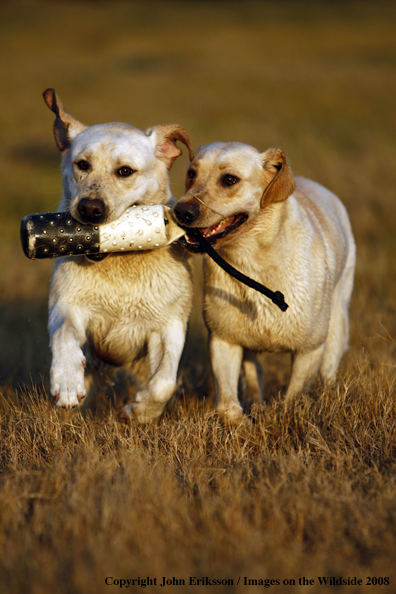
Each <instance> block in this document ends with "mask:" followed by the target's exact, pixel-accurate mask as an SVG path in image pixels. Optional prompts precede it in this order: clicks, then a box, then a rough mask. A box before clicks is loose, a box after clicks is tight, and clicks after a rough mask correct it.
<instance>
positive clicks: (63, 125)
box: [43, 89, 87, 151]
mask: <svg viewBox="0 0 396 594" xmlns="http://www.w3.org/2000/svg"><path fill="white" fill-rule="evenodd" d="M43 97H44V101H45V102H46V104H47V105H48V107H49V108H50V109H51V110H52V111H53V112H54V114H55V115H56V119H55V123H54V136H55V142H56V146H57V147H58V149H59V150H60V151H64V150H66V149H68V148H69V147H70V145H71V141H72V140H73V138H75V137H76V136H77V134H79V133H80V132H82V131H83V130H85V128H86V127H87V126H85V124H82V123H81V122H79V121H78V120H76V119H75V118H73V116H71V115H70V114H68V113H67V112H66V111H65V109H64V107H63V103H62V101H61V100H60V99H59V97H58V95H57V94H56V93H55V91H54V89H46V90H45V91H44V93H43Z"/></svg>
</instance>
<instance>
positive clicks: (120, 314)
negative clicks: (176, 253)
mask: <svg viewBox="0 0 396 594" xmlns="http://www.w3.org/2000/svg"><path fill="white" fill-rule="evenodd" d="M142 256H143V254H142ZM53 292H54V293H55V294H57V295H56V297H57V298H58V299H61V300H62V301H63V300H65V301H67V302H68V303H69V304H70V306H72V307H79V308H81V309H83V310H84V311H86V312H87V317H88V318H89V322H88V330H89V332H90V333H92V334H93V335H97V336H98V338H99V339H100V340H103V339H104V335H108V334H111V335H118V336H125V337H127V336H128V338H129V340H132V337H131V336H130V335H131V334H135V335H136V336H137V335H138V334H142V333H143V334H144V335H145V336H146V335H147V334H148V333H150V331H152V330H153V329H157V328H158V327H161V326H163V325H164V324H166V323H167V321H168V320H169V317H170V316H172V315H173V314H174V313H175V312H174V309H175V308H178V307H179V302H180V308H181V311H183V308H184V307H185V305H186V304H185V303H184V300H185V299H187V300H188V298H189V296H190V292H191V287H190V279H189V275H188V273H187V271H186V270H185V269H184V268H183V267H181V266H180V265H177V263H176V262H174V261H173V260H172V258H171V256H170V255H169V254H168V256H167V257H164V256H162V257H161V255H160V254H158V256H157V257H155V255H154V254H152V255H151V254H150V255H149V256H148V257H129V258H128V257H126V258H124V257H123V258H119V257H114V258H111V257H109V258H108V259H106V260H104V261H103V262H99V263H95V264H92V265H89V264H88V265H85V264H84V263H83V264H82V265H76V264H75V263H70V262H67V263H65V264H64V265H63V266H62V265H60V266H59V267H58V269H57V270H56V272H55V275H54V282H53ZM183 294H185V297H184V298H183ZM178 317H180V318H182V317H183V315H180V314H179V316H178Z"/></svg>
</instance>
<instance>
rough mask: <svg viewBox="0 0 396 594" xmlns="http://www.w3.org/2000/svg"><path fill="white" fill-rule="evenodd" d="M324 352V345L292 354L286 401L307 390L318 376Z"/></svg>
mask: <svg viewBox="0 0 396 594" xmlns="http://www.w3.org/2000/svg"><path fill="white" fill-rule="evenodd" d="M324 350H325V343H323V344H321V345H320V346H319V347H317V348H316V349H313V350H311V351H304V352H301V351H300V352H297V353H294V355H293V364H292V372H291V377H290V383H289V386H288V388H287V392H286V400H291V399H292V398H293V396H295V395H296V394H298V393H299V392H302V391H303V390H305V389H306V390H309V388H310V387H311V384H312V382H313V381H314V379H315V377H316V375H317V374H318V371H319V368H320V364H321V361H322V357H323V353H324Z"/></svg>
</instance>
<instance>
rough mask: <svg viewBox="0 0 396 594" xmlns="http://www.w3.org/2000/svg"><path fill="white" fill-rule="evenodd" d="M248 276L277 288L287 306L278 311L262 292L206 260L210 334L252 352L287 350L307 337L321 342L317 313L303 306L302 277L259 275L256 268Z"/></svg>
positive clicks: (206, 297)
mask: <svg viewBox="0 0 396 594" xmlns="http://www.w3.org/2000/svg"><path fill="white" fill-rule="evenodd" d="M251 276H252V277H255V278H256V279H257V280H261V282H263V283H264V284H265V285H266V286H268V287H270V288H271V289H272V290H274V291H275V290H280V291H281V292H282V293H283V294H284V296H285V300H286V302H287V303H288V304H289V308H288V309H287V310H286V312H283V311H281V310H280V309H279V308H278V307H277V306H276V305H275V304H274V303H272V302H271V300H270V299H268V298H267V297H265V296H264V295H262V294H261V293H259V292H257V291H255V290H253V289H250V288H248V287H246V286H245V285H243V284H242V283H240V282H239V281H236V280H235V279H232V278H231V277H229V276H228V275H227V274H226V273H225V272H224V271H222V270H220V269H219V268H218V267H217V268H215V267H214V266H212V264H211V263H208V262H205V305H204V316H205V321H206V324H207V326H208V328H209V330H210V331H211V332H212V333H214V334H216V335H217V336H219V337H221V338H222V339H223V340H226V341H227V342H230V343H232V344H240V345H241V346H243V347H244V348H247V349H251V350H254V351H289V350H295V349H297V348H299V347H303V346H304V344H305V343H306V342H307V341H308V340H312V339H313V340H314V341H315V342H316V341H319V342H320V340H321V339H322V334H323V332H324V331H325V327H324V326H323V327H322V324H318V323H315V320H317V315H313V311H312V308H309V307H307V306H306V305H307V301H308V299H309V295H308V292H307V288H306V284H305V282H304V280H301V281H300V279H299V278H298V276H296V275H294V278H293V282H289V281H288V280H287V279H286V278H285V276H283V278H280V277H278V278H276V276H271V275H268V277H267V278H260V275H259V274H258V273H257V271H254V272H253V273H252V275H251ZM313 334H315V335H316V334H317V337H316V336H313Z"/></svg>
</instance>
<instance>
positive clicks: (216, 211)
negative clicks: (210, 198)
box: [193, 194, 227, 219]
mask: <svg viewBox="0 0 396 594" xmlns="http://www.w3.org/2000/svg"><path fill="white" fill-rule="evenodd" d="M193 196H194V198H196V199H197V200H198V202H200V203H201V204H203V205H204V206H206V208H208V209H209V210H211V211H212V212H214V213H216V214H218V215H220V216H221V217H222V218H223V219H226V218H227V217H226V216H225V215H223V214H222V213H221V212H219V211H218V210H215V209H214V208H212V207H211V206H209V204H206V203H205V202H204V201H203V200H202V198H200V197H199V196H198V195H197V194H193Z"/></svg>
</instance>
